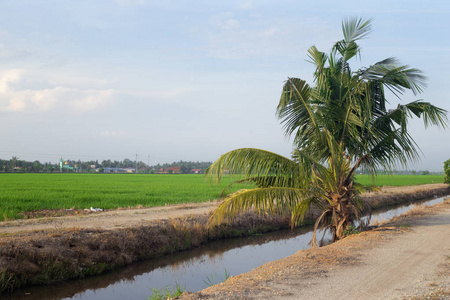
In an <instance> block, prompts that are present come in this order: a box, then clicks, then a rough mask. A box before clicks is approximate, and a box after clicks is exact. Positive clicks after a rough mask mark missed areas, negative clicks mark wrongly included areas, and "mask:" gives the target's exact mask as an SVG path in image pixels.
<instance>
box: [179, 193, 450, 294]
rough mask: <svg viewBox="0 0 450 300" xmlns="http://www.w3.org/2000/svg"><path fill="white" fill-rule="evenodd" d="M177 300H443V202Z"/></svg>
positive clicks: (448, 266)
mask: <svg viewBox="0 0 450 300" xmlns="http://www.w3.org/2000/svg"><path fill="white" fill-rule="evenodd" d="M179 299H450V201H448V200H447V201H446V202H445V203H443V204H439V205H435V206H433V207H427V208H417V209H415V210H413V211H412V212H410V213H408V214H406V215H404V216H401V217H397V218H394V219H392V220H391V221H389V222H388V223H385V224H383V225H382V226H381V227H379V228H377V229H376V230H372V231H368V232H363V233H361V234H359V235H353V236H350V237H348V238H346V239H344V240H341V241H339V242H337V243H334V244H332V245H329V246H325V247H322V248H315V249H308V250H303V251H299V252H297V253H296V254H294V255H292V256H289V257H287V258H284V259H280V260H277V261H274V262H271V263H268V264H265V265H263V266H261V267H258V268H256V269H253V270H252V271H250V272H248V273H245V274H241V275H239V276H236V277H231V278H229V279H228V280H227V281H226V282H224V283H222V284H219V285H215V286H213V287H210V288H207V289H205V290H203V291H200V292H198V293H195V294H194V293H185V294H184V295H182V296H181V297H179Z"/></svg>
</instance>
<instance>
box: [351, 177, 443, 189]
mask: <svg viewBox="0 0 450 300" xmlns="http://www.w3.org/2000/svg"><path fill="white" fill-rule="evenodd" d="M374 179H375V180H373V179H372V177H371V176H369V175H358V176H356V181H357V182H359V183H361V184H364V185H375V186H408V185H420V184H430V183H443V182H444V175H378V176H376V177H375V178H374Z"/></svg>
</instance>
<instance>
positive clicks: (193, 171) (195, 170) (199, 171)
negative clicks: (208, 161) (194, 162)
mask: <svg viewBox="0 0 450 300" xmlns="http://www.w3.org/2000/svg"><path fill="white" fill-rule="evenodd" d="M191 173H194V174H200V173H202V169H192V170H191Z"/></svg>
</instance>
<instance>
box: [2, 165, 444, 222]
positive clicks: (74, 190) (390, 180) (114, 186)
mask: <svg viewBox="0 0 450 300" xmlns="http://www.w3.org/2000/svg"><path fill="white" fill-rule="evenodd" d="M357 180H358V181H359V182H361V183H362V184H366V185H371V184H373V182H372V179H371V178H370V177H369V176H364V175H359V176H357ZM443 180H444V176H443V175H441V176H434V175H392V176H388V175H380V176H377V177H376V178H375V185H377V186H388V185H391V186H404V185H418V184H426V183H442V182H443ZM230 182H231V178H229V177H225V178H224V180H223V181H222V182H221V183H220V184H219V185H217V186H216V185H211V184H209V183H208V182H206V181H205V180H204V177H203V175H194V174H192V175H165V174H162V175H161V174H158V175H156V174H155V175H150V174H148V175H140V174H137V175H136V174H31V173H27V174H0V191H1V192H0V220H8V219H15V218H20V213H21V212H26V211H36V210H41V209H61V208H72V207H73V208H75V209H84V208H90V207H91V206H92V207H99V208H104V209H112V208H120V207H136V206H144V207H151V206H162V205H166V204H176V203H190V202H204V201H210V200H214V199H218V198H219V195H220V192H221V191H222V190H223V188H225V187H226V186H227V185H228V184H229V183H230ZM250 187H251V185H242V184H240V185H236V186H234V187H233V188H231V189H229V190H228V191H229V192H233V191H236V190H239V189H242V188H250Z"/></svg>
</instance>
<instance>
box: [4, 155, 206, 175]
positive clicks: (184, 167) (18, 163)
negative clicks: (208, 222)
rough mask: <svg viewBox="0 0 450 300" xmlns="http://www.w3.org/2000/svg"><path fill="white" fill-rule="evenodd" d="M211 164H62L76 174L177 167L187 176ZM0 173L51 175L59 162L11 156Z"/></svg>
mask: <svg viewBox="0 0 450 300" xmlns="http://www.w3.org/2000/svg"><path fill="white" fill-rule="evenodd" d="M211 163H212V162H199V161H197V162H193V161H182V160H180V161H178V162H173V163H165V164H157V165H153V166H149V165H147V164H145V163H144V162H142V161H137V162H136V161H135V160H134V161H133V160H131V159H128V158H125V159H124V160H122V161H117V160H114V161H112V160H110V159H107V160H103V161H101V162H99V161H98V160H90V161H81V160H70V159H68V160H64V164H67V165H70V166H73V167H76V168H78V172H81V173H91V172H92V173H94V172H99V170H103V169H104V168H117V169H127V168H133V169H135V168H136V167H137V170H138V173H156V172H159V171H161V170H167V168H170V167H179V168H180V173H182V174H189V173H192V170H200V171H199V172H198V173H203V172H204V171H205V170H206V169H207V168H208V167H209V166H210V165H211ZM0 172H3V173H53V172H60V167H59V162H58V163H50V162H45V163H41V162H40V161H39V160H35V161H26V160H21V159H19V158H18V157H17V156H13V157H12V158H11V159H9V160H6V159H0ZM63 172H75V171H73V170H68V169H63Z"/></svg>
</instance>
